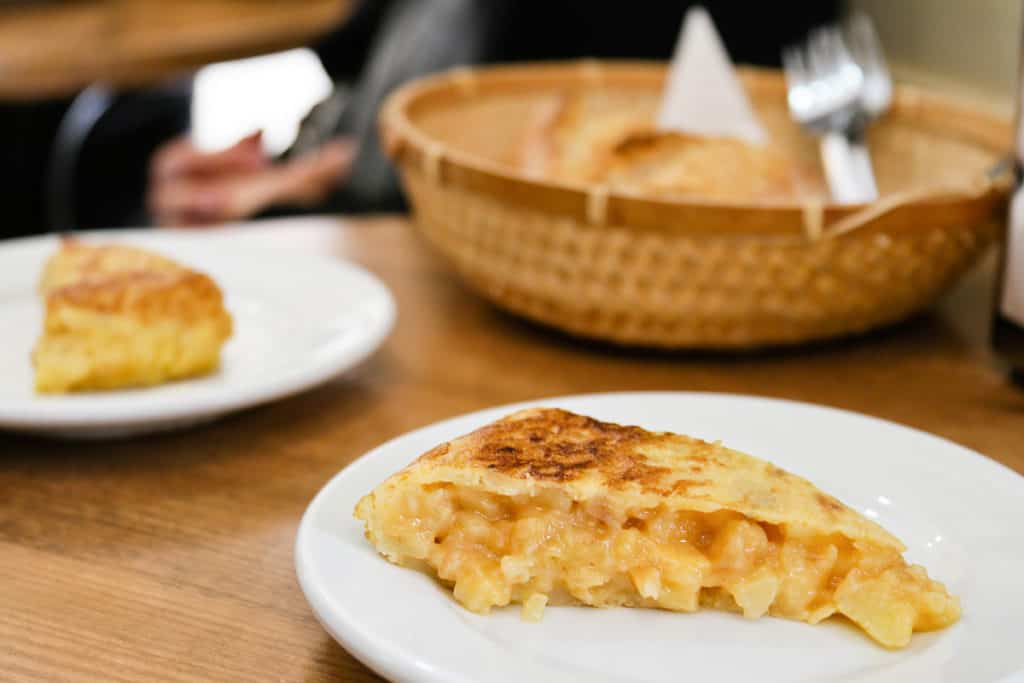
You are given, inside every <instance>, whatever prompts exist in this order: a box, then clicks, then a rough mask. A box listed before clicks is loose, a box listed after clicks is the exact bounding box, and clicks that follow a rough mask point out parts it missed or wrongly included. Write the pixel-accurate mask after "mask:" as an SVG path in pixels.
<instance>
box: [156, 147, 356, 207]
mask: <svg viewBox="0 0 1024 683" xmlns="http://www.w3.org/2000/svg"><path fill="white" fill-rule="evenodd" d="M355 152H356V145H355V143H353V142H352V141H350V140H333V141H331V142H328V143H327V144H325V145H324V146H323V147H321V148H320V149H319V150H317V151H315V152H312V153H310V154H307V155H304V156H301V157H298V158H296V159H290V160H288V161H285V162H282V163H271V161H270V160H269V159H267V157H266V156H265V155H264V154H263V149H262V147H261V145H260V134H259V133H254V134H253V135H250V136H248V137H246V138H243V139H242V140H240V141H239V142H237V143H236V144H234V145H233V146H231V147H229V148H227V149H225V150H222V151H220V152H201V151H199V150H198V149H196V148H195V146H194V145H193V144H192V142H191V141H190V140H189V139H188V137H187V136H183V137H180V138H177V139H175V140H172V141H170V142H168V143H166V144H164V145H163V146H162V147H161V148H159V149H158V150H157V151H156V153H155V154H154V155H153V158H152V160H151V161H150V170H149V189H148V191H147V196H146V206H147V207H148V209H149V212H150V214H151V215H152V216H153V219H154V220H155V221H156V223H157V224H159V225H176V226H202V225H212V224H215V223H223V222H225V221H233V220H241V219H244V218H248V217H249V216H252V215H254V214H256V213H259V212H260V211H263V210H264V209H267V208H269V207H271V206H275V205H281V204H291V205H299V206H310V205H313V204H316V203H317V202H320V201H322V200H323V199H324V197H326V196H327V194H328V193H329V192H330V190H331V188H333V187H334V186H335V185H336V184H337V182H338V181H339V180H340V179H341V178H343V177H344V176H345V175H347V173H348V171H349V169H350V168H351V166H352V161H353V159H354V158H355Z"/></svg>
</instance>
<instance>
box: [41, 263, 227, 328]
mask: <svg viewBox="0 0 1024 683" xmlns="http://www.w3.org/2000/svg"><path fill="white" fill-rule="evenodd" d="M63 307H73V308H78V309H86V310H90V311H93V312H95V313H106V314H115V313H116V314H127V315H131V316H133V317H135V318H136V319H138V320H139V321H140V322H142V323H146V322H151V321H155V320H168V319H170V320H174V321H176V322H180V323H182V324H184V325H188V324H190V323H193V322H196V321H198V320H201V319H202V320H207V319H215V320H217V321H218V323H219V325H220V326H221V327H222V329H223V332H224V336H225V337H226V336H228V335H230V334H231V318H230V316H228V315H226V313H225V312H224V304H223V296H222V295H221V292H220V289H219V288H218V287H217V284H216V283H215V282H214V281H213V280H212V279H211V278H210V277H209V276H208V275H204V274H203V273H197V272H195V271H192V270H185V269H179V270H176V271H168V272H159V271H156V272H146V271H129V272H125V273H119V274H115V275H110V276H107V277H104V278H101V279H94V280H85V281H83V282H80V283H77V284H70V285H65V286H63V287H60V288H58V289H56V290H53V291H51V292H50V294H49V295H48V296H47V312H48V314H55V313H56V312H58V311H59V310H60V309H61V308H63Z"/></svg>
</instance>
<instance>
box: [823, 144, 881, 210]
mask: <svg viewBox="0 0 1024 683" xmlns="http://www.w3.org/2000/svg"><path fill="white" fill-rule="evenodd" d="M821 162H822V165H823V166H824V167H825V176H826V177H827V178H828V186H829V190H831V192H832V198H833V199H834V200H836V201H837V202H839V203H840V204H863V203H867V202H873V201H874V200H876V199H878V187H877V185H875V173H874V170H873V169H872V168H871V156H870V155H869V154H868V148H867V145H865V144H864V143H863V142H859V141H854V140H851V139H850V138H848V137H847V136H845V135H843V134H842V133H827V134H826V135H825V136H824V137H823V138H822V139H821Z"/></svg>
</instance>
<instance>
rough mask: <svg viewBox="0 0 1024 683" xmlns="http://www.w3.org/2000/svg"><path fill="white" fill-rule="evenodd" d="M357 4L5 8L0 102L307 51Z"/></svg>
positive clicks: (135, 0)
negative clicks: (259, 56) (297, 48)
mask: <svg viewBox="0 0 1024 683" xmlns="http://www.w3.org/2000/svg"><path fill="white" fill-rule="evenodd" d="M353 5H354V3H353V2H352V0H302V2H294V0H76V2H59V3H49V2H48V3H17V4H12V5H9V6H4V7H0V45H3V50H0V98H4V99H28V98H38V97H52V96H57V95H65V94H68V93H72V92H75V91H77V90H80V89H81V88H83V87H85V86H87V85H89V84H90V83H93V82H96V81H102V82H103V83H105V84H107V85H116V86H122V87H124V86H139V85H145V84H148V83H152V82H154V81H156V80H159V79H162V78H166V77H168V76H171V75H173V74H177V73H180V72H183V71H189V70H191V69H195V68H197V67H200V66H203V65H204V64H209V63H210V62H216V61H223V60H227V59H237V58H240V57H248V56H251V55H256V54H262V53H266V52H273V51H275V50H283V49H285V48H290V47H295V46H298V45H303V44H305V43H306V42H308V41H310V40H312V39H313V38H315V37H316V36H318V35H320V34H322V33H325V32H327V31H328V30H329V29H330V28H331V27H333V26H337V25H338V24H340V23H341V22H342V21H343V20H344V19H345V18H346V17H347V15H348V13H349V12H350V11H351V10H352V8H353Z"/></svg>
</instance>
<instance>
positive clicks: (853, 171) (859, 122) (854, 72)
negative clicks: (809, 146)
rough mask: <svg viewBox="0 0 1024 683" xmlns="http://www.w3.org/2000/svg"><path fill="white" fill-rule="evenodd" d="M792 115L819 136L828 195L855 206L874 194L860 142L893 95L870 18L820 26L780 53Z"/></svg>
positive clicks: (866, 155) (867, 161)
mask: <svg viewBox="0 0 1024 683" xmlns="http://www.w3.org/2000/svg"><path fill="white" fill-rule="evenodd" d="M782 61H783V66H784V68H785V72H786V83H787V86H788V97H787V101H788V104H789V110H790V114H791V115H792V116H793V118H794V119H795V120H796V121H797V122H798V123H800V124H801V125H803V126H804V127H805V128H807V129H808V130H810V131H811V132H813V133H815V134H817V135H820V136H821V159H822V164H823V166H824V167H825V175H826V176H827V178H828V183H829V188H830V189H831V192H832V196H833V198H834V199H835V200H836V201H838V202H840V203H843V204H859V203H865V202H870V201H873V200H874V199H876V198H877V197H878V188H877V186H876V184H875V177H874V172H873V170H872V168H871V158H870V156H869V154H868V149H867V146H866V145H865V143H864V134H865V132H866V129H867V126H868V124H869V123H870V122H871V120H872V119H874V118H875V117H876V116H878V115H880V114H881V113H882V112H884V111H885V110H886V109H887V108H888V106H889V102H890V100H891V99H892V80H891V79H890V77H889V71H888V69H887V68H886V65H885V57H884V55H883V53H882V51H881V46H880V44H879V41H878V38H877V36H876V34H875V31H874V28H873V26H872V25H871V20H870V19H868V18H867V16H865V15H863V14H858V15H855V16H854V17H853V18H852V19H851V20H850V21H849V22H848V23H847V25H846V26H845V30H840V29H839V28H838V27H826V28H820V29H817V30H815V31H813V32H812V33H811V35H810V36H809V37H808V40H807V42H806V44H805V45H804V46H793V47H788V48H786V49H785V50H784V51H783V54H782Z"/></svg>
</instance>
